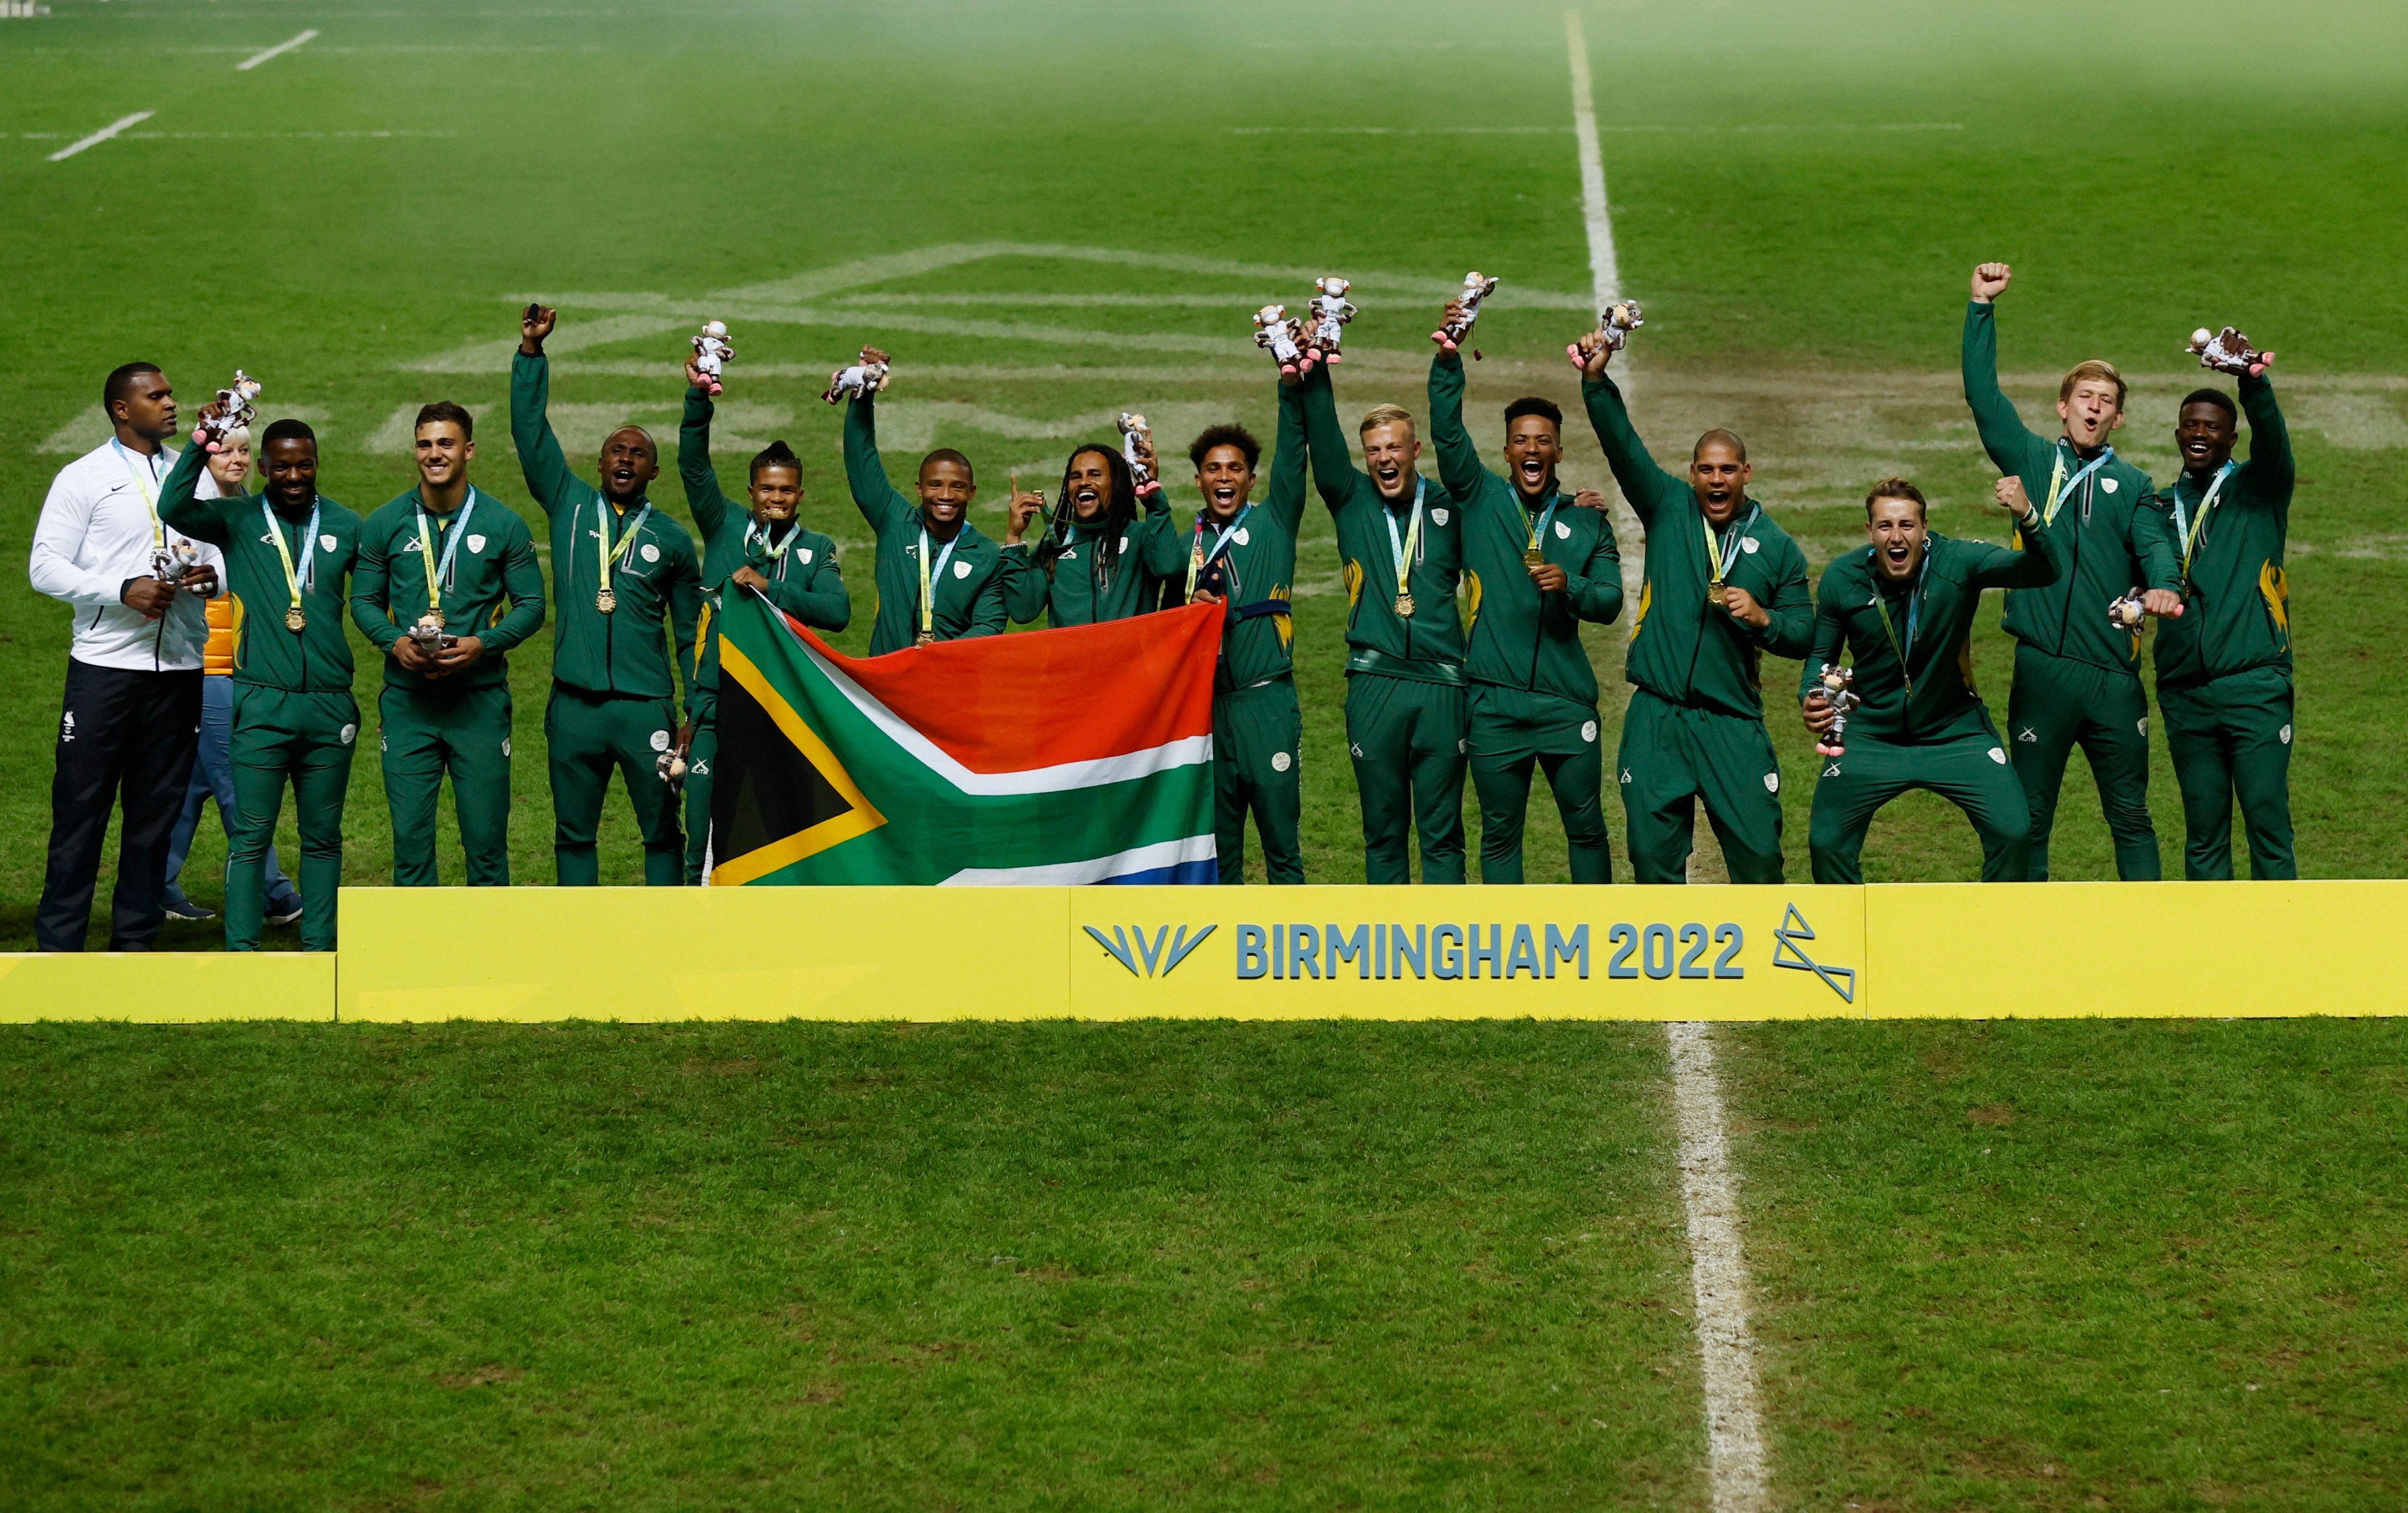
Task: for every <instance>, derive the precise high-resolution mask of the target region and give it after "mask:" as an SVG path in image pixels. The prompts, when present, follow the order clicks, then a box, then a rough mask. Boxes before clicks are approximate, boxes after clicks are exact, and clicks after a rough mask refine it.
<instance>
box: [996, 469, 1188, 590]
mask: <svg viewBox="0 0 2408 1513" xmlns="http://www.w3.org/2000/svg"><path fill="white" fill-rule="evenodd" d="M1156 472H1157V474H1158V473H1159V469H1156ZM1061 500H1062V502H1061V504H1060V506H1059V507H1058V512H1057V513H1056V514H1055V516H1054V520H1053V521H1052V523H1051V524H1049V525H1048V526H1047V527H1046V529H1045V531H1044V534H1043V535H1042V537H1041V538H1040V539H1039V541H1038V543H1037V547H1036V552H1035V555H1034V557H1033V558H1032V557H1031V555H1030V551H1029V548H1028V545H1027V535H1028V527H1029V525H1030V524H1031V523H1032V522H1033V521H1036V519H1037V518H1038V516H1039V514H1040V513H1041V512H1042V511H1043V510H1044V508H1045V496H1044V495H1043V494H1041V493H1035V492H1024V491H1023V490H1022V489H1021V487H1020V480H1019V479H1018V478H1013V479H1012V480H1011V505H1010V507H1009V513H1008V515H1007V517H1006V525H1005V530H1004V536H1003V550H1004V554H1005V555H1006V556H1007V557H1014V558H1017V559H1019V562H1018V564H1016V565H1015V570H1014V571H1013V572H1012V573H1011V578H1010V579H1009V587H1008V588H1007V590H1006V599H1005V607H1006V608H1007V609H1008V610H1009V611H1010V612H1011V619H1012V621H1013V623H1015V624H1021V625H1025V624H1027V623H1028V622H1029V621H1033V620H1035V619H1036V618H1037V617H1038V616H1039V615H1043V616H1045V617H1046V620H1045V622H1046V623H1047V624H1048V625H1052V626H1055V627H1060V626H1064V625H1096V624H1100V623H1102V622H1103V621H1108V620H1126V619H1127V618H1128V617H1129V616H1131V615H1136V614H1142V613H1143V612H1144V611H1146V610H1148V609H1151V608H1152V607H1154V604H1155V602H1156V601H1157V600H1158V599H1159V598H1160V596H1161V585H1162V583H1163V582H1164V581H1165V580H1166V579H1168V578H1174V577H1176V576H1177V575H1178V574H1179V572H1180V571H1181V567H1182V558H1181V555H1180V547H1181V544H1182V543H1181V542H1180V539H1179V533H1178V531H1177V530H1176V529H1175V528H1174V527H1173V526H1172V524H1171V520H1170V501H1169V500H1168V498H1167V497H1165V495H1164V493H1163V491H1162V488H1161V486H1160V484H1159V483H1157V484H1154V485H1153V486H1152V487H1150V488H1148V489H1147V491H1146V492H1145V493H1144V494H1143V495H1142V497H1141V498H1140V494H1139V492H1138V485H1137V478H1136V475H1134V474H1133V473H1131V472H1130V471H1129V465H1128V460H1127V459H1126V458H1125V457H1123V456H1122V455H1121V453H1120V451H1119V450H1118V449H1117V448H1113V447H1107V446H1102V445H1100V444H1094V443H1091V444H1089V445H1087V446H1084V447H1081V448H1080V449H1079V450H1077V451H1074V452H1072V453H1071V454H1070V460H1069V462H1068V464H1064V466H1063V468H1062V494H1061ZM1140 505H1142V507H1143V509H1144V517H1143V518H1142V519H1140V518H1139V513H1138V511H1139V509H1140Z"/></svg>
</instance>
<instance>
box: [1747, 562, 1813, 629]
mask: <svg viewBox="0 0 2408 1513" xmlns="http://www.w3.org/2000/svg"><path fill="white" fill-rule="evenodd" d="M1783 548H1784V550H1783V551H1782V554H1781V565H1780V568H1779V574H1780V576H1779V577H1778V578H1775V579H1774V580H1773V584H1772V602H1771V603H1770V604H1769V605H1766V606H1765V607H1764V612H1765V613H1766V614H1767V615H1770V617H1771V618H1770V620H1768V621H1766V622H1765V625H1764V628H1763V629H1762V630H1760V631H1754V632H1752V633H1751V634H1753V635H1755V637H1756V645H1758V646H1760V647H1762V648H1764V649H1766V650H1767V651H1770V652H1771V653H1772V654H1773V655H1774V656H1776V657H1802V656H1805V655H1806V654H1807V652H1808V651H1809V650H1810V649H1812V648H1813V644H1814V595H1813V591H1811V590H1809V589H1808V588H1807V587H1806V554H1805V553H1804V552H1803V551H1800V550H1799V549H1798V543H1797V542H1795V541H1788V542H1785V543H1783Z"/></svg>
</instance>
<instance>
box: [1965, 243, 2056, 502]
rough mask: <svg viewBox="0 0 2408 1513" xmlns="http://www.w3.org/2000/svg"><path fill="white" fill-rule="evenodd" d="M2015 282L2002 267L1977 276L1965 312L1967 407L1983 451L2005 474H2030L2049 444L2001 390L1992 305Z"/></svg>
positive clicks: (1978, 272) (1987, 267)
mask: <svg viewBox="0 0 2408 1513" xmlns="http://www.w3.org/2000/svg"><path fill="white" fill-rule="evenodd" d="M2011 277H2012V275H2011V274H2010V273H2009V271H2008V269H2007V265H2006V264H2003V263H1985V264H1982V265H1981V266H1980V267H1979V268H1976V269H1974V270H1973V297H1972V301H1971V303H1970V304H1968V305H1967V306H1966V307H1965V350H1964V369H1965V403H1966V404H1967V405H1968V406H1969V407H1971V409H1972V411H1973V429H1974V430H1976V431H1978V432H1980V433H1981V436H1982V450H1985V451H1986V452H1988V453H1989V454H1990V461H1991V462H1992V463H1994V464H1997V465H1998V468H1999V470H2000V472H2002V473H2021V472H2025V471H2027V469H2028V465H2029V464H2030V462H2031V457H2032V453H2033V452H2034V451H2036V450H2042V449H2044V448H2046V447H2047V446H2048V445H2049V443H2048V442H2046V441H2044V440H2042V438H2041V437H2040V436H2038V435H2034V434H2033V433H2032V430H2031V428H2030V427H2029V426H2027V425H2025V424H2024V421H2023V417H2022V416H2020V415H2017V414H2016V413H2015V407H2014V401H2013V400H2010V399H2009V398H2007V395H2006V392H2005V391H2004V390H2002V389H2000V387H1999V321H1998V307H1997V305H1996V304H1994V303H1993V302H1994V301H1995V300H1996V299H1997V298H1998V297H1999V296H2000V294H2002V293H2006V289H2007V281H2008V279H2009V278H2011Z"/></svg>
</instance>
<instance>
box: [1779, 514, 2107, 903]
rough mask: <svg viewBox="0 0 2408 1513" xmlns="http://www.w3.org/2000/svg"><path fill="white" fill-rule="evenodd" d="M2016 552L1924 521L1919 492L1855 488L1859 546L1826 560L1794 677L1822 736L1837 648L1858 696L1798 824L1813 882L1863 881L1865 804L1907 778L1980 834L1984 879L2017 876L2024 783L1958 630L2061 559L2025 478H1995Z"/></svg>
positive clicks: (1868, 816) (2059, 534)
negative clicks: (1954, 535)
mask: <svg viewBox="0 0 2408 1513" xmlns="http://www.w3.org/2000/svg"><path fill="white" fill-rule="evenodd" d="M1998 499H1999V504H2000V507H2003V508H2005V509H2007V510H2008V511H2009V512H2010V513H2012V514H2013V515H2014V518H2015V525H2016V528H2017V539H2018V541H2019V542H2020V544H2021V545H2020V548H2019V549H2016V548H2007V547H1994V546H1991V545H1990V544H1988V543H1987V542H1985V541H1957V540H1953V539H1951V538H1950V537H1947V536H1944V535H1941V534H1940V533H1939V532H1937V531H1934V530H1932V529H1930V526H1929V523H1928V521H1927V519H1926V515H1927V513H1928V507H1927V506H1926V505H1925V503H1924V498H1923V492H1922V491H1921V490H1919V489H1917V488H1916V487H1915V486H1914V484H1912V483H1909V482H1907V481H1906V480H1905V479H1904V478H1884V479H1883V480H1882V481H1881V482H1879V483H1876V484H1874V485H1873V488H1872V492H1871V493H1869V494H1867V495H1866V496H1865V535H1866V538H1867V540H1868V541H1869V543H1870V544H1869V545H1868V546H1867V547H1866V548H1865V550H1862V551H1852V552H1848V553H1847V554H1845V555H1843V556H1840V557H1835V558H1833V559H1832V561H1831V564H1830V565H1829V566H1828V567H1826V568H1824V569H1823V581H1822V583H1821V585H1820V586H1819V588H1818V589H1817V591H1816V594H1815V607H1814V638H1813V644H1812V645H1811V646H1810V647H1809V648H1808V649H1807V653H1806V672H1805V677H1804V678H1803V680H1802V681H1801V683H1800V695H1799V696H1800V700H1801V702H1802V704H1803V706H1804V709H1805V716H1806V728H1807V729H1809V730H1811V731H1813V733H1814V734H1815V735H1817V736H1819V737H1823V738H1824V739H1825V740H1828V739H1829V737H1830V735H1831V732H1832V727H1833V725H1834V722H1835V720H1836V718H1837V716H1838V715H1839V711H1838V710H1837V709H1836V708H1834V707H1832V704H1831V702H1830V700H1829V699H1828V697H1827V696H1826V695H1825V693H1824V691H1823V683H1822V681H1821V674H1822V671H1823V668H1824V666H1825V664H1831V665H1834V666H1836V665H1837V664H1839V662H1840V657H1841V653H1842V651H1843V650H1844V651H1846V652H1847V653H1848V654H1849V655H1850V657H1851V658H1852V659H1853V661H1854V663H1855V664H1856V667H1855V671H1856V676H1855V678H1854V681H1853V682H1852V683H1851V685H1850V690H1851V692H1854V693H1855V695H1856V698H1857V700H1858V701H1859V703H1858V704H1857V706H1856V708H1855V710H1854V711H1853V712H1852V713H1850V714H1849V716H1848V719H1847V729H1846V731H1845V733H1844V735H1843V736H1842V742H1843V749H1842V751H1841V752H1840V754H1839V755H1837V756H1833V757H1830V758H1829V759H1828V761H1827V762H1826V763H1825V764H1824V765H1823V775H1822V777H1821V778H1820V779H1819V780H1818V781H1817V782H1816V783H1815V785H1814V816H1813V822H1812V823H1811V825H1810V826H1809V827H1808V831H1807V843H1808V846H1809V848H1810V849H1811V851H1812V854H1813V867H1814V880H1815V881H1816V882H1840V883H1858V882H1862V881H1864V880H1865V877H1864V867H1863V865H1862V858H1863V855H1864V849H1865V832H1866V830H1867V829H1868V828H1870V827H1871V824H1872V820H1873V814H1874V812H1875V811H1876V810H1878V809H1880V808H1881V806H1883V805H1885V804H1887V803H1888V802H1889V801H1890V800H1891V799H1894V798H1896V797H1898V796H1899V794H1900V793H1903V792H1906V791H1907V790H1908V789H1911V788H1922V789H1928V790H1929V791H1930V792H1934V793H1937V794H1939V795H1940V796H1941V797H1942V798H1944V799H1946V800H1948V801H1949V802H1950V803H1951V804H1954V805H1956V806H1957V807H1958V808H1960V809H1962V810H1964V811H1965V816H1966V818H1967V819H1969V820H1971V821H1972V822H1973V832H1974V834H1975V835H1979V836H1980V837H1981V841H1982V880H1983V881H1984V882H2019V881H2022V880H2024V879H2025V878H2028V877H2029V876H2030V875H2031V874H2030V869H2029V867H2028V864H2027V860H2026V857H2025V849H2026V847H2027V846H2028V843H2029V835H2030V821H2031V816H2030V813H2029V811H2028V809H2027V808H2026V807H2025V804H2024V789H2023V785H2022V783H2021V782H2020V781H2019V780H2018V779H2017V778H2016V777H2015V775H2014V769H2013V768H2012V767H2011V766H2010V765H2009V764H2008V761H2007V753H2006V751H2005V749H2003V748H2002V747H2001V746H2000V742H1999V733H1998V730H1997V728H1996V727H1995V726H1993V725H1992V724H1991V723H1990V714H1989V711H1988V710H1987V709H1986V708H1985V707H1983V704H1982V695H1981V694H1980V693H1979V692H1977V691H1976V690H1975V689H1974V687H1973V675H1972V664H1971V658H1970V656H1969V655H1968V652H1967V649H1966V644H1965V643H1966V637H1967V636H1968V635H1970V634H1971V631H1972V628H1973V612H1974V610H1975V609H1977V608H1978V607H1980V606H1981V602H1982V591H1983V590H1984V589H1987V588H2006V589H2036V588H2045V587H2047V586H2048V585H2049V584H2051V583H2053V582H2055V581H2057V578H2058V577H2059V576H2060V575H2061V574H2062V573H2063V571H2064V566H2065V557H2066V549H2065V547H2064V544H2063V539H2064V536H2065V535H2066V534H2067V533H2065V532H2063V531H2061V530H2057V529H2052V528H2051V527H2050V525H2049V524H2048V521H2047V518H2046V517H2045V515H2043V514H2042V511H2041V510H2039V509H2038V508H2036V507H2034V506H2033V503H2032V500H2031V497H2030V495H2029V494H2028V492H2026V491H2025V489H2024V485H2023V480H2022V479H2020V478H2014V477H2012V476H2011V477H2008V478H2000V480H1999V482H1998Z"/></svg>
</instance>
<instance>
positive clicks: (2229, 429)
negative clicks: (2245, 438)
mask: <svg viewBox="0 0 2408 1513" xmlns="http://www.w3.org/2000/svg"><path fill="white" fill-rule="evenodd" d="M2239 439H2241V427H2240V426H2239V425H2238V424H2236V423H2235V422H2234V421H2233V419H2232V415H2231V413H2230V412H2229V411H2228V410H2227V409H2225V407H2223V406H2221V405H2211V404H2209V403H2207V402H2206V401H2205V400H2201V401H2200V402H2199V403H2198V404H2195V405H2185V406H2184V407H2182V414H2181V416H2179V417H2178V418H2177V419H2176V420H2175V421H2174V448H2175V450H2178V451H2180V452H2181V453H2182V460H2183V466H2184V467H2186V468H2187V469H2188V470H2190V471H2191V472H2193V473H2213V472H2214V471H2215V470H2216V469H2217V468H2219V467H2222V466H2223V465H2224V464H2226V463H2228V462H2229V461H2231V459H2232V444H2233V443H2234V442H2235V441H2238V440H2239Z"/></svg>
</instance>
